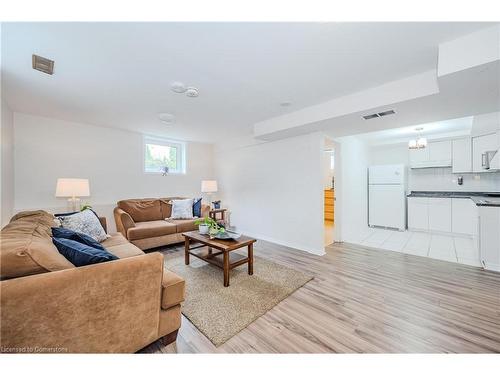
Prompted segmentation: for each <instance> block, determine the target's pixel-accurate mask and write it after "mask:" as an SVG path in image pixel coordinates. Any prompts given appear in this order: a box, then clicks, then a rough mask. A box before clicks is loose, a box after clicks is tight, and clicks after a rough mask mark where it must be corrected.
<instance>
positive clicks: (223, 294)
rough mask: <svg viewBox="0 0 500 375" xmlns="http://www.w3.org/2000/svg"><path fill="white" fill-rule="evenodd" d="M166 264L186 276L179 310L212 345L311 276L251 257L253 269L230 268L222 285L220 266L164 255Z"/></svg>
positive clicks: (194, 259)
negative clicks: (250, 270)
mask: <svg viewBox="0 0 500 375" xmlns="http://www.w3.org/2000/svg"><path fill="white" fill-rule="evenodd" d="M165 268H167V269H169V270H171V271H172V272H175V273H176V274H178V275H179V276H181V277H183V278H184V279H185V280H186V300H185V302H184V303H183V304H182V313H183V314H184V316H185V317H186V318H188V319H189V320H190V321H191V322H192V323H193V324H194V325H195V326H196V327H197V328H198V329H199V330H200V331H201V332H202V333H203V334H204V335H205V336H206V337H207V338H208V339H209V340H210V341H212V343H213V344H214V345H215V346H219V345H222V344H223V343H224V342H226V341H227V340H229V339H230V338H231V337H233V336H234V335H236V334H237V333H238V332H239V331H241V330H242V329H243V328H245V327H246V326H248V325H249V324H250V323H252V322H253V321H254V320H255V319H257V318H258V317H260V316H261V315H263V314H264V313H265V312H266V311H268V310H270V309H272V308H273V307H274V306H275V305H277V304H278V303H279V302H280V301H282V300H283V299H285V298H286V297H287V296H289V295H290V294H291V293H293V292H294V291H295V290H297V289H298V288H300V287H301V286H303V285H304V284H305V283H307V282H308V281H310V280H311V279H312V277H311V276H308V275H306V274H304V273H302V272H299V271H295V270H293V269H291V268H288V267H285V266H282V265H279V264H276V263H274V262H270V261H268V260H265V259H263V258H260V257H254V273H253V275H251V276H250V275H248V273H247V265H246V264H244V265H242V266H239V267H237V268H234V269H233V270H231V274H230V286H229V287H227V288H225V287H224V286H223V272H222V269H220V268H218V267H216V266H213V265H211V264H209V263H206V262H204V261H202V260H199V259H197V258H195V257H193V256H191V261H190V265H189V266H186V265H185V264H184V256H179V257H175V258H170V259H167V260H166V262H165Z"/></svg>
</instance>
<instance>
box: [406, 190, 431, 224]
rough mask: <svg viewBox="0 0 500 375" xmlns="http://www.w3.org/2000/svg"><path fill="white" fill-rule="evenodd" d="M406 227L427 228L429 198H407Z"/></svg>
mask: <svg viewBox="0 0 500 375" xmlns="http://www.w3.org/2000/svg"><path fill="white" fill-rule="evenodd" d="M408 228H409V229H417V230H429V198H420V197H409V198H408Z"/></svg>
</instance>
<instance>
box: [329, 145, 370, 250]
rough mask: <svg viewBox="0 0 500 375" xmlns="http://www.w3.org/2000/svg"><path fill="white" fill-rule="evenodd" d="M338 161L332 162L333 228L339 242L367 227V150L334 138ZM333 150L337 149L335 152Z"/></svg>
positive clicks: (364, 147) (363, 146) (364, 146)
mask: <svg viewBox="0 0 500 375" xmlns="http://www.w3.org/2000/svg"><path fill="white" fill-rule="evenodd" d="M337 142H339V143H340V153H337V154H336V155H338V154H339V156H340V157H337V159H336V160H335V163H336V165H335V174H336V178H335V196H336V201H335V207H336V208H335V211H336V213H335V225H336V226H340V229H339V230H338V231H336V233H337V234H340V240H342V241H346V240H348V239H349V238H350V237H351V236H352V235H353V232H355V231H357V230H359V229H360V228H365V227H366V226H367V225H368V224H367V223H368V217H367V215H368V206H367V205H368V185H367V184H368V172H367V171H368V169H367V168H368V165H369V155H368V148H367V146H366V145H365V143H364V142H363V141H360V140H359V139H357V138H356V137H355V136H351V137H342V138H338V139H337ZM336 150H337V149H336Z"/></svg>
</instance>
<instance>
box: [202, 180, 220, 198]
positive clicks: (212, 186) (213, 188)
mask: <svg viewBox="0 0 500 375" xmlns="http://www.w3.org/2000/svg"><path fill="white" fill-rule="evenodd" d="M201 192H202V193H206V194H208V196H209V197H211V196H212V194H213V193H217V181H215V180H203V181H201ZM210 200H211V199H210ZM210 203H211V202H210Z"/></svg>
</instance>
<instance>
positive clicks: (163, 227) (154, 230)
mask: <svg viewBox="0 0 500 375" xmlns="http://www.w3.org/2000/svg"><path fill="white" fill-rule="evenodd" d="M174 233H176V226H175V224H172V223H169V222H166V221H165V220H155V221H145V222H142V223H141V222H139V223H135V227H133V228H129V229H128V231H127V238H128V239H129V240H130V241H132V240H140V239H142V238H150V237H158V236H164V235H167V234H174Z"/></svg>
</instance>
